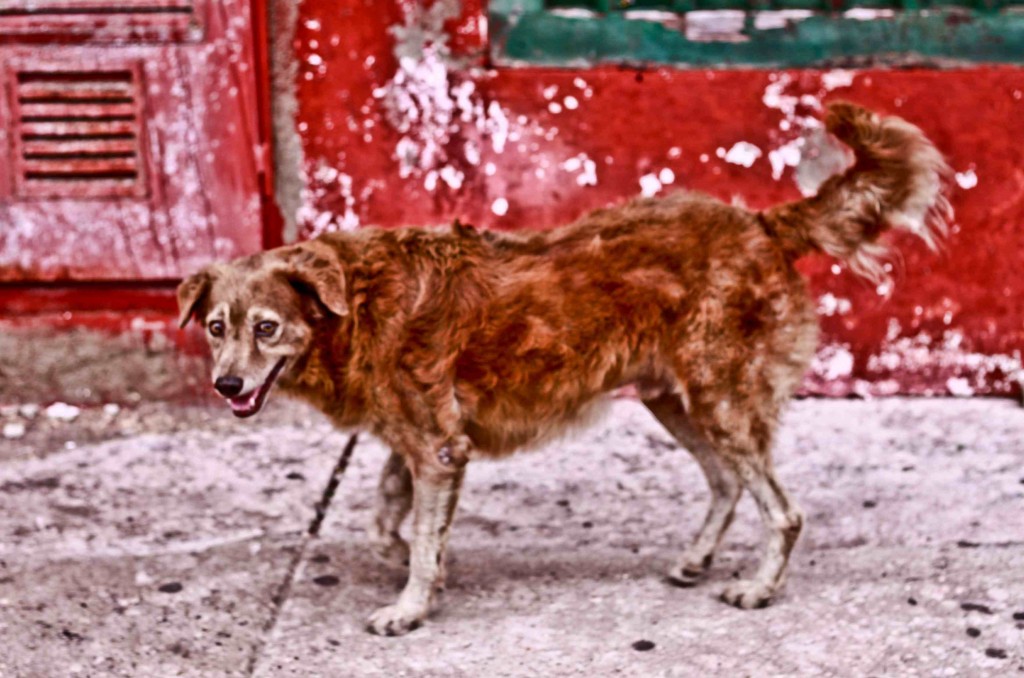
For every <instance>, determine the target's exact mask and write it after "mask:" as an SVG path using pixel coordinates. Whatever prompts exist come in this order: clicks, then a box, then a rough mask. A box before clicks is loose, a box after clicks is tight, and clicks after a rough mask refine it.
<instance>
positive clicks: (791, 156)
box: [768, 137, 804, 181]
mask: <svg viewBox="0 0 1024 678" xmlns="http://www.w3.org/2000/svg"><path fill="white" fill-rule="evenodd" d="M803 146H804V139H803V137H797V138H796V139H792V140H791V141H787V142H786V143H784V144H782V145H781V146H779V147H778V148H775V149H773V150H771V151H768V163H769V164H770V165H771V166H772V179H775V180H776V181H778V180H779V179H781V178H782V173H783V172H784V171H785V169H786V168H787V167H796V166H797V165H799V164H800V159H801V158H802V157H803V152H802V150H801V149H803Z"/></svg>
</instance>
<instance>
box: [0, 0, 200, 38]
mask: <svg viewBox="0 0 1024 678" xmlns="http://www.w3.org/2000/svg"><path fill="white" fill-rule="evenodd" d="M197 28H198V17H197V16H196V0H0V37H3V36H12V37H17V38H21V39H32V38H39V39H46V38H48V37H54V36H59V37H62V38H65V39H76V38H78V39H85V40H96V41H100V42H103V41H120V40H134V39H151V40H182V39H185V38H186V37H187V36H188V35H189V33H190V31H194V30H195V29H197Z"/></svg>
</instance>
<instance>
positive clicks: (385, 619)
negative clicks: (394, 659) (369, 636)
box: [366, 605, 426, 636]
mask: <svg viewBox="0 0 1024 678" xmlns="http://www.w3.org/2000/svg"><path fill="white" fill-rule="evenodd" d="M424 616H426V615H425V613H423V612H420V611H418V610H410V609H409V608H406V607H403V606H401V605H388V606H387V607H382V608H380V609H379V610H377V611H376V612H374V613H373V614H372V615H370V619H369V621H367V622H366V630H367V631H369V632H370V633H375V634H377V635H378V636H404V635H405V634H407V633H409V631H415V630H416V629H418V628H419V627H420V624H421V623H422V622H423V617H424Z"/></svg>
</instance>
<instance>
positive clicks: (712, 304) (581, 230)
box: [179, 104, 948, 634]
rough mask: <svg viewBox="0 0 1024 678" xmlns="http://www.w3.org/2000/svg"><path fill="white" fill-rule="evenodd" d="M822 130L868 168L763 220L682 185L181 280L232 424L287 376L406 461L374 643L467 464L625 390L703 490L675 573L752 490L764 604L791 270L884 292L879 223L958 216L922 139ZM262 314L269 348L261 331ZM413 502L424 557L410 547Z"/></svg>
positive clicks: (791, 304) (941, 169)
mask: <svg viewBox="0 0 1024 678" xmlns="http://www.w3.org/2000/svg"><path fill="white" fill-rule="evenodd" d="M827 126H828V129H829V130H831V131H832V132H833V133H834V134H836V135H837V136H838V137H839V138H840V139H842V140H843V141H845V142H846V143H847V144H848V145H849V146H850V147H851V148H852V149H853V150H854V152H855V154H856V158H857V159H856V163H855V164H854V165H853V166H852V167H851V168H850V169H849V170H847V171H846V172H845V173H844V174H842V175H841V176H837V177H833V178H831V179H829V180H828V181H827V182H825V184H824V185H823V186H822V187H821V189H820V191H819V192H818V194H817V195H816V196H814V197H812V198H809V199H806V200H801V201H798V202H794V203H791V204H788V205H782V206H779V207H775V208H772V209H769V210H766V211H764V212H762V213H756V212H751V211H748V210H746V209H743V208H740V207H736V206H729V205H725V204H723V203H721V202H718V201H716V200H713V199H711V198H708V197H706V196H702V195H697V194H686V193H680V194H676V195H672V196H668V197H666V198H662V199H642V200H634V201H632V202H629V203H627V204H625V205H621V206H617V207H612V208H608V209H602V210H597V211H595V212H592V213H590V214H588V215H586V216H584V217H583V218H581V219H580V220H578V221H577V222H575V223H573V224H570V225H568V226H565V227H563V228H559V229H556V230H553V231H549V232H540V233H531V234H525V235H501V234H495V233H486V232H478V231H476V230H475V229H473V228H471V227H466V226H462V225H460V224H458V223H456V225H455V226H454V227H453V228H452V229H451V230H446V231H431V230H422V229H401V230H390V231H388V230H372V229H366V230H361V231H358V232H355V233H333V234H328V235H324V236H321V237H320V238H318V239H317V240H315V241H312V242H310V243H303V244H300V245H295V246H291V247H285V248H280V249H277V250H274V251H271V252H267V253H263V254H260V255H256V256H253V257H248V258H246V259H242V260H238V261H235V262H233V263H231V264H228V265H219V266H215V267H212V268H211V269H209V270H207V271H204V272H202V273H199V274H196V275H195V276H193V277H192V278H190V279H189V280H186V281H185V282H184V283H183V284H182V286H181V288H180V290H179V295H180V303H181V308H182V320H183V322H187V320H188V318H189V317H190V316H191V315H192V314H193V313H194V314H195V315H197V316H198V317H199V318H200V319H201V320H202V321H203V322H204V323H205V324H206V325H207V326H208V327H211V328H212V327H213V325H214V324H215V323H217V328H216V331H217V333H219V334H220V336H217V337H214V336H211V344H212V346H213V349H214V355H215V371H214V376H215V377H224V376H228V375H230V376H232V377H238V378H240V379H241V380H243V383H244V386H243V389H242V395H240V396H238V397H236V398H235V400H241V401H244V402H243V405H237V403H236V405H235V406H236V413H238V412H239V411H240V410H239V408H242V410H243V411H242V414H244V415H248V414H252V413H254V412H255V411H257V410H258V409H259V407H260V406H261V405H262V398H263V396H265V393H266V391H268V390H269V388H270V387H271V386H272V385H273V381H274V378H275V376H276V375H277V374H278V372H280V377H279V378H278V379H277V385H278V386H279V387H280V389H281V390H282V391H285V392H287V393H289V394H291V395H294V396H296V397H299V398H302V399H304V400H306V401H308V402H310V403H312V404H313V405H314V406H315V407H317V408H318V409H319V410H321V411H322V412H324V413H325V414H326V415H327V416H328V417H330V418H331V419H332V420H333V421H334V422H335V423H336V424H337V425H339V426H342V427H361V428H366V429H369V430H371V431H373V432H374V433H375V434H376V435H378V436H379V437H380V438H382V439H383V440H384V441H385V442H387V443H388V444H389V445H390V446H391V447H392V449H393V450H394V456H393V457H392V459H391V460H389V462H388V464H387V466H386V468H385V472H384V474H383V476H382V479H381V488H380V493H379V508H378V512H377V515H376V517H375V521H374V530H373V534H374V536H375V540H376V543H377V548H378V550H379V552H380V553H382V554H384V555H386V556H388V557H392V558H404V557H405V556H406V555H408V556H409V557H410V559H411V571H410V578H409V583H408V585H407V586H406V589H405V590H404V591H403V593H402V596H401V597H400V599H399V602H398V603H397V604H395V605H392V606H389V607H386V608H383V609H381V610H379V611H378V612H377V613H375V614H374V616H373V617H372V618H371V620H370V628H371V630H373V631H375V632H378V633H386V634H396V633H404V632H406V631H408V630H410V629H411V628H415V626H416V625H417V624H418V623H419V622H420V620H422V619H423V617H424V616H425V615H426V612H427V609H428V607H429V602H430V597H431V594H432V591H433V589H434V586H435V585H437V584H438V583H439V581H440V580H441V578H442V577H443V567H442V556H443V549H444V543H445V542H446V540H447V536H448V525H449V522H450V520H451V514H452V512H453V511H454V508H455V503H456V501H457V496H458V487H459V482H460V480H461V478H462V469H463V467H464V465H465V464H466V463H467V462H468V461H469V460H470V459H472V458H474V457H478V456H487V457H499V456H502V455H506V454H509V453H512V452H514V451H516V450H518V449H522V448H523V447H525V446H528V445H531V444H533V443H535V442H536V441H538V440H539V439H542V438H545V437H549V436H551V435H553V434H557V433H558V432H559V431H561V430H563V429H564V428H565V427H566V426H568V425H570V424H572V423H573V422H576V421H578V420H579V419H580V417H581V416H582V414H583V413H584V412H585V411H587V410H588V409H589V408H590V406H591V405H592V404H593V403H595V402H596V401H597V400H598V399H599V398H600V396H602V394H606V393H608V392H609V391H612V390H614V389H618V388H620V387H622V386H625V385H634V386H636V388H637V389H638V392H639V394H640V396H641V398H642V399H643V401H644V403H645V404H647V406H648V407H649V408H650V409H651V411H652V413H653V414H654V415H655V416H656V417H657V418H658V419H659V420H660V421H661V422H662V423H663V424H665V426H666V427H667V428H668V430H669V431H670V432H671V433H672V434H673V435H674V436H675V437H676V438H677V439H679V440H680V442H681V443H682V444H683V445H684V446H685V447H687V448H688V449H689V450H690V451H691V452H692V453H693V454H694V455H695V456H696V458H697V460H698V462H700V465H701V467H702V469H703V470H704V472H705V475H706V476H707V479H708V483H709V487H710V488H711V492H712V505H711V508H710V510H709V512H708V516H707V519H706V521H705V524H704V526H703V527H702V528H701V530H700V531H699V534H698V536H697V538H696V540H695V541H694V542H693V544H692V545H691V547H690V548H689V549H688V550H687V551H686V553H684V554H683V556H682V557H681V558H680V559H679V561H678V562H677V564H676V565H675V566H674V567H673V568H672V570H671V571H670V580H671V581H673V582H675V583H677V584H680V585H689V584H692V583H694V582H696V581H697V580H698V579H699V578H700V576H702V575H703V574H704V572H705V571H706V570H707V568H708V566H709V564H710V563H711V559H712V555H713V551H714V549H715V547H716V545H717V544H718V542H719V540H720V539H721V536H722V534H723V533H724V531H725V529H726V528H727V527H728V524H729V521H730V520H731V518H732V512H733V509H734V507H735V504H736V501H737V500H738V498H739V496H740V493H741V491H742V490H743V489H744V488H745V489H747V490H748V491H750V492H751V494H752V495H753V497H754V499H755V501H756V502H757V504H758V507H759V509H760V511H761V515H762V517H763V519H764V521H765V527H766V531H767V546H766V553H765V557H764V560H763V561H762V563H761V565H760V567H759V569H758V570H757V572H756V573H755V574H754V575H753V576H752V577H751V578H750V579H748V580H743V581H738V582H734V583H733V584H731V585H730V586H729V587H727V589H726V590H725V592H724V593H723V598H724V599H725V600H726V601H727V602H729V603H732V604H734V605H737V606H739V607H757V606H761V605H763V604H766V603H767V602H768V601H769V600H770V599H771V598H772V596H773V595H774V594H775V593H776V592H777V591H778V589H779V587H780V586H781V584H782V580H783V577H784V573H785V566H786V562H787V560H788V557H789V553H790V550H791V549H792V547H793V543H794V542H795V540H796V538H797V536H798V535H799V532H800V528H801V525H802V522H803V518H802V514H801V513H800V511H799V509H798V508H797V507H796V505H795V504H794V503H793V502H792V501H791V500H790V499H789V498H788V497H787V495H786V494H785V492H784V491H783V490H782V487H781V485H780V484H779V483H778V481H777V479H776V478H775V476H774V472H773V470H772V465H771V458H770V446H771V440H772V436H773V432H774V430H775V428H776V424H777V421H778V417H779V413H780V408H781V407H782V405H783V404H784V403H785V402H786V400H787V399H788V398H789V397H790V395H791V394H792V393H793V391H794V389H795V388H796V387H797V385H798V384H799V382H800V379H801V376H802V375H803V373H804V371H805V369H806V367H807V365H808V363H809V362H810V360H811V357H812V355H813V354H814V351H815V348H816V345H817V336H818V334H817V320H816V318H815V315H814V303H813V302H812V300H811V298H810V296H809V295H808V293H807V291H806V289H805V285H804V281H803V280H802V279H801V277H800V275H799V274H798V273H797V271H796V270H795V268H794V266H793V263H794V261H795V260H796V259H797V258H798V257H800V256H802V255H803V254H805V253H806V252H808V251H811V250H823V251H825V252H828V253H830V254H832V255H834V256H837V257H839V258H841V259H844V260H846V261H847V262H848V263H849V264H850V266H851V267H852V268H853V269H854V270H855V271H857V272H859V273H861V274H862V275H865V276H867V277H869V278H871V279H874V280H879V279H881V278H882V277H883V276H884V270H883V269H882V265H881V261H880V259H879V257H880V256H881V255H882V254H883V252H884V249H883V246H882V244H881V243H880V241H879V236H880V235H881V234H882V233H883V232H884V231H885V230H887V229H888V228H890V227H896V228H905V229H908V230H910V231H911V232H913V233H916V234H917V235H920V236H921V237H922V238H923V239H924V240H925V241H926V242H927V243H928V244H930V245H934V244H935V242H936V241H937V240H938V239H939V238H940V237H941V236H942V235H943V234H944V233H945V227H944V223H945V222H944V219H945V217H946V215H947V213H948V204H947V203H946V201H945V198H944V197H943V196H942V194H941V187H942V181H943V178H944V176H945V175H946V174H947V172H948V170H947V168H946V166H945V164H944V163H943V161H942V158H941V156H940V155H939V153H938V151H936V150H935V148H934V147H933V146H932V145H931V144H930V143H929V142H928V141H927V140H926V139H925V138H924V136H923V135H922V134H921V132H920V130H918V129H917V128H916V127H914V126H912V125H910V124H908V123H906V122H904V121H902V120H899V119H898V118H892V117H880V116H877V115H876V114H874V113H871V112H869V111H866V110H864V109H861V108H858V107H856V106H853V105H850V104H834V105H832V106H831V107H830V108H829V114H828V120H827ZM259 322H263V323H264V324H263V325H262V327H263V330H262V332H263V334H264V335H266V334H267V332H266V328H267V327H270V326H271V325H272V326H273V327H274V334H273V336H258V335H257V330H254V329H253V327H255V326H256V324H257V323H259ZM268 322H269V323H270V324H267V323H268ZM236 381H237V380H236ZM246 394H253V395H252V396H251V397H249V396H247V395H246ZM257 396H258V397H257ZM243 406H244V407H243ZM538 463H543V460H539V461H538ZM410 493H412V494H411V495H410ZM410 509H412V510H413V511H414V515H415V519H414V525H413V545H412V549H411V552H410V550H409V549H408V547H406V545H405V543H404V542H403V541H402V539H401V537H399V527H400V525H401V523H402V520H403V519H404V518H405V516H406V514H408V513H409V511H410Z"/></svg>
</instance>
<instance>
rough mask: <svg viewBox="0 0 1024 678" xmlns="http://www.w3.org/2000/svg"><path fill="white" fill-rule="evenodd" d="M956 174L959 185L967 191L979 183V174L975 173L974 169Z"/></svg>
mask: <svg viewBox="0 0 1024 678" xmlns="http://www.w3.org/2000/svg"><path fill="white" fill-rule="evenodd" d="M954 176H955V178H956V184H957V186H959V187H960V188H962V189H964V190H965V191H969V190H971V189H972V188H974V187H975V186H977V185H978V175H977V174H975V173H974V170H973V169H969V170H967V171H966V172H957V173H956V174H955V175H954Z"/></svg>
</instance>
